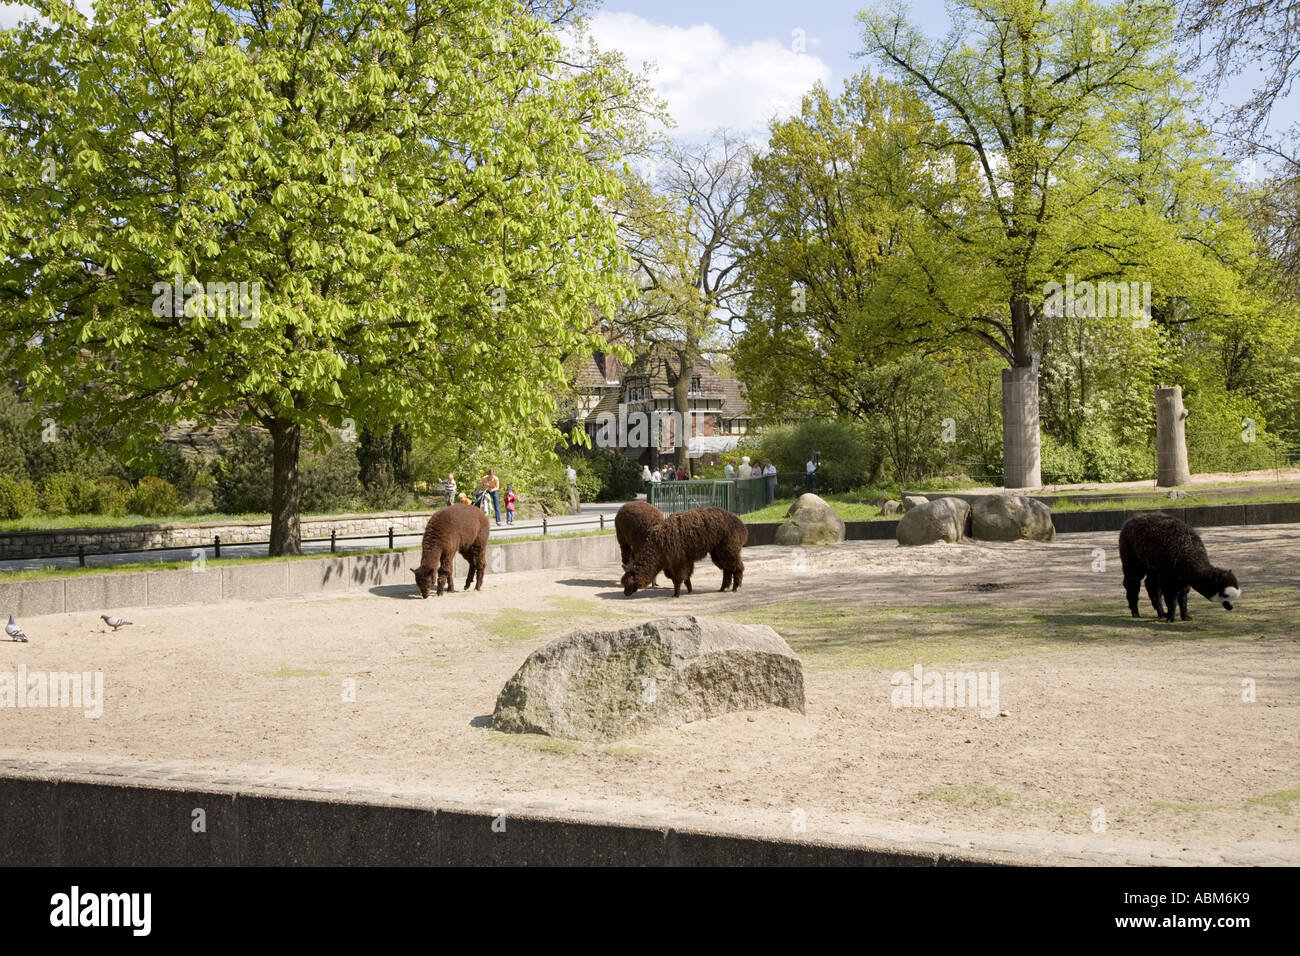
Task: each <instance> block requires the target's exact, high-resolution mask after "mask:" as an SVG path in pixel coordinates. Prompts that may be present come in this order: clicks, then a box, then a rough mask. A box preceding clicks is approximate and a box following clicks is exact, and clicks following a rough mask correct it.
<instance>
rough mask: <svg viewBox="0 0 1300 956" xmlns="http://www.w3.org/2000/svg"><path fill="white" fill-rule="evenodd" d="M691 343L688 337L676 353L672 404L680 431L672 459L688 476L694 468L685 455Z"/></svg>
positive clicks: (692, 364) (692, 367) (692, 360)
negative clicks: (675, 373)
mask: <svg viewBox="0 0 1300 956" xmlns="http://www.w3.org/2000/svg"><path fill="white" fill-rule="evenodd" d="M692 345H693V343H692V342H691V341H690V339H689V338H688V339H687V342H686V344H685V346H684V347H683V348H682V349H681V350H680V351H679V352H678V353H677V382H676V384H675V385H673V405H675V406H676V411H677V412H679V413H680V414H681V422H680V424H681V433H680V434H679V435H677V436H676V442H675V444H676V447H675V448H674V449H673V460H674V461H676V463H677V464H678V466H680V467H682V468H685V469H686V470H687V475H688V477H689V476H690V474H691V473H692V472H693V470H694V463H693V462H692V461H691V460H690V459H689V458H688V457H687V455H686V452H687V451H688V448H689V445H690V441H691V374H692V372H693V371H694V370H695V354H694V353H695V349H694V348H693V347H692Z"/></svg>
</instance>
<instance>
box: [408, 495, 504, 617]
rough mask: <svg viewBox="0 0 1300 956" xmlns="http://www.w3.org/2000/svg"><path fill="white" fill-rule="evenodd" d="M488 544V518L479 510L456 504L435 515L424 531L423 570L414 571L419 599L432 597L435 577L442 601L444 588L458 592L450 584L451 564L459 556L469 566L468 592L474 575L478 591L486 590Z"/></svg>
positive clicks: (421, 567)
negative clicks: (484, 584) (484, 582)
mask: <svg viewBox="0 0 1300 956" xmlns="http://www.w3.org/2000/svg"><path fill="white" fill-rule="evenodd" d="M487 543H488V516H487V515H486V514H484V513H483V512H482V511H481V510H480V509H478V508H475V507H474V506H473V505H462V504H457V505H452V506H451V507H450V508H443V509H442V510H441V511H439V512H437V513H435V514H434V516H433V517H432V518H430V519H429V523H428V524H427V525H426V526H425V528H424V547H423V550H422V552H421V554H420V566H419V567H418V568H412V569H411V573H412V574H414V575H415V586H416V587H418V588H419V589H420V597H424V598H427V597H428V596H429V586H430V584H431V583H432V582H433V579H434V577H435V576H436V577H437V579H438V595H439V597H441V596H442V590H443V587H444V586H445V587H446V589H447V590H448V591H455V590H456V585H455V584H454V583H453V582H452V580H451V562H452V560H453V559H454V558H455V557H456V553H457V552H459V553H460V556H461V557H462V558H464V559H465V560H466V561H468V562H469V577H467V578H466V579H465V590H466V591H468V590H469V586H470V584H472V583H473V582H474V576H475V574H477V575H478V586H477V587H476V588H475V590H478V591H481V590H483V571H484V569H485V568H486V567H487Z"/></svg>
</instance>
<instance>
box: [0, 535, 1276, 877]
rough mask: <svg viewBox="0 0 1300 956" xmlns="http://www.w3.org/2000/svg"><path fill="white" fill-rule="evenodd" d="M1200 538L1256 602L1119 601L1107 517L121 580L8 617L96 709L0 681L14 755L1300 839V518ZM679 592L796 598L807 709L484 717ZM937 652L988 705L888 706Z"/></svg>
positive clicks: (1043, 838)
mask: <svg viewBox="0 0 1300 956" xmlns="http://www.w3.org/2000/svg"><path fill="white" fill-rule="evenodd" d="M1203 537H1204V538H1205V540H1206V544H1207V546H1208V547H1209V550H1210V555H1211V558H1212V559H1213V560H1214V561H1215V562H1216V563H1217V564H1220V565H1223V566H1229V567H1232V568H1233V569H1234V570H1235V571H1236V573H1237V576H1238V577H1239V578H1240V579H1241V581H1242V584H1243V591H1244V593H1243V597H1242V600H1241V602H1240V604H1239V605H1238V607H1237V609H1236V610H1234V611H1232V612H1226V611H1224V610H1223V609H1221V608H1220V607H1219V606H1218V605H1215V604H1210V603H1209V602H1207V601H1205V600H1203V599H1201V598H1200V597H1199V596H1197V595H1195V594H1193V595H1192V599H1191V600H1192V604H1191V610H1192V613H1193V615H1194V619H1193V620H1192V621H1190V622H1188V623H1178V624H1172V625H1171V624H1164V623H1162V622H1158V621H1156V620H1155V618H1154V613H1153V612H1152V610H1151V608H1150V605H1149V604H1146V603H1145V602H1146V598H1145V596H1144V597H1143V602H1144V607H1143V618H1142V619H1141V620H1133V619H1131V618H1130V617H1129V614H1128V610H1127V608H1126V606H1125V601H1124V595H1123V589H1122V586H1121V584H1120V568H1119V558H1118V554H1117V553H1116V536H1115V535H1114V534H1097V535H1092V534H1088V535H1070V536H1063V537H1062V538H1060V539H1058V540H1057V541H1056V542H1053V543H1050V544H1041V543H1029V542H1022V543H1016V544H990V543H984V542H966V543H963V544H960V545H934V546H928V547H922V548H910V549H902V548H899V547H898V546H896V545H895V544H893V543H892V542H852V543H847V544H844V545H841V546H839V547H837V548H826V549H809V550H807V551H806V552H802V551H797V550H795V551H792V550H791V549H788V548H778V547H766V548H753V549H749V550H748V551H746V554H745V560H746V572H745V583H744V587H743V589H742V590H741V591H739V592H737V593H734V594H732V593H726V594H722V593H718V592H717V591H716V590H714V589H716V588H717V587H718V584H719V582H720V579H721V574H720V572H719V571H718V570H717V569H715V568H713V567H712V565H709V564H707V562H706V563H705V564H704V565H702V566H700V567H699V568H698V570H697V572H696V575H695V579H694V581H695V585H696V591H695V593H694V594H693V595H690V596H688V595H685V594H683V596H682V597H681V598H679V599H676V600H674V599H673V598H672V597H671V590H664V589H658V590H649V591H644V592H641V593H639V594H637V595H635V596H633V597H631V598H625V597H624V596H623V594H622V591H621V590H620V589H619V588H618V587H617V579H618V575H619V569H618V567H617V566H615V565H610V566H609V567H608V568H601V569H582V570H575V571H572V572H566V571H538V572H528V573H520V574H512V575H509V576H505V575H501V576H493V575H492V574H490V573H489V575H488V576H487V578H486V581H485V584H484V589H483V591H482V592H478V593H475V592H470V593H465V592H462V591H459V590H458V591H457V592H456V593H455V594H450V595H446V596H444V597H442V598H440V599H439V598H433V597H431V598H430V599H429V600H427V601H422V600H420V599H419V598H418V596H417V595H416V593H415V589H414V587H392V588H377V589H374V590H373V591H356V592H347V593H343V594H338V593H334V594H329V595H321V596H317V597H310V598H304V599H297V600H285V601H277V602H264V603H225V604H220V605H211V606H202V607H198V606H196V607H181V608H148V609H144V608H142V609H130V608H111V609H105V610H106V611H111V612H113V613H125V615H126V616H128V617H130V619H131V620H133V621H134V622H135V623H134V624H133V625H132V626H130V627H127V628H124V629H122V630H121V631H119V632H117V633H112V632H110V631H108V629H107V628H106V627H105V626H104V625H103V623H102V622H101V621H100V620H99V618H98V615H97V614H94V613H76V614H62V615H52V616H48V617H39V618H29V619H27V620H25V621H23V622H22V623H23V624H24V626H25V627H26V630H27V633H28V634H29V635H30V637H31V642H30V643H29V644H15V643H0V672H10V673H15V672H17V671H18V669H19V667H20V666H23V665H25V666H26V668H27V670H28V672H33V671H78V672H82V671H92V672H93V671H102V673H103V681H104V684H103V698H104V699H103V714H102V716H100V717H99V718H98V719H87V718H86V717H84V716H83V715H82V713H81V711H79V710H71V709H9V708H3V709H0V730H2V733H0V760H5V761H22V760H28V761H34V762H44V763H49V764H66V763H80V764H83V765H84V764H93V765H97V766H103V767H104V768H105V772H106V773H123V774H126V773H131V772H137V771H138V772H139V773H141V774H150V773H151V774H154V775H167V774H170V773H184V774H191V775H192V774H199V775H205V776H206V777H208V778H210V779H212V780H214V781H215V780H221V781H225V782H234V781H239V782H247V783H250V784H258V785H268V786H281V787H295V788H303V789H330V788H332V789H340V788H342V789H353V790H357V791H379V792H383V793H389V794H397V795H399V796H400V795H403V794H407V795H409V794H420V795H423V796H433V797H439V798H446V799H448V800H456V801H467V802H475V803H488V804H491V805H493V806H501V807H505V808H511V807H516V808H519V807H530V808H542V809H545V810H548V811H553V812H572V813H575V814H582V813H591V814H603V815H617V816H623V817H631V818H635V819H638V820H644V819H646V818H650V819H655V820H664V819H672V820H681V821H685V822H687V823H703V824H706V825H711V826H714V827H718V828H726V829H733V830H736V831H740V832H749V833H761V834H766V835H770V836H781V837H790V836H795V837H799V836H800V835H806V836H807V837H809V838H816V837H829V838H833V839H852V838H853V837H855V836H871V837H876V838H879V837H888V838H892V839H900V840H911V841H922V842H927V843H939V844H947V845H957V846H973V847H978V848H985V849H990V848H991V849H994V850H997V849H999V848H1001V849H1003V850H1006V849H1008V848H1020V849H1026V848H1035V849H1037V850H1042V849H1044V848H1046V850H1047V851H1049V853H1050V854H1052V856H1053V858H1063V859H1069V858H1071V857H1075V858H1077V857H1082V858H1085V859H1091V860H1097V861H1102V862H1104V861H1106V860H1108V859H1111V860H1116V861H1134V860H1142V859H1156V860H1161V861H1180V862H1188V863H1204V862H1224V861H1226V862H1230V863H1231V862H1240V863H1252V862H1255V863H1269V862H1281V861H1285V862H1290V863H1296V862H1300V587H1298V586H1300V527H1296V526H1265V527H1251V528H1231V529H1227V528H1216V529H1207V530H1206V531H1205V532H1203ZM458 572H460V573H461V575H462V580H463V569H462V568H460V566H459V565H458ZM680 614H701V615H716V616H721V617H725V618H730V619H733V620H740V621H745V622H758V623H767V624H770V625H772V626H773V627H774V628H776V630H777V631H778V632H779V633H781V634H782V636H784V637H785V638H786V639H787V640H788V641H789V642H790V644H791V646H792V647H794V649H795V650H796V651H797V652H798V653H799V655H800V657H801V658H802V659H803V662H804V668H805V677H806V682H807V686H806V689H807V700H808V709H807V714H806V715H802V716H801V715H798V714H794V713H790V712H786V711H768V712H760V713H743V714H731V715H728V716H725V717H720V718H716V719H712V720H707V721H701V722H699V723H695V724H691V725H688V726H686V727H683V728H679V729H674V730H658V731H654V732H652V733H649V734H645V735H642V736H639V737H636V738H633V739H629V740H626V741H620V742H617V743H612V744H603V745H602V744H576V743H572V742H569V741H563V740H557V739H551V738H546V737H539V736H511V735H506V734H501V733H497V732H495V731H493V730H490V729H488V728H487V727H486V726H485V718H486V716H487V715H489V714H490V713H491V712H492V708H493V704H494V702H495V699H496V695H497V693H498V692H499V691H500V689H501V687H502V685H503V684H504V683H505V681H506V680H507V679H508V678H509V677H510V676H511V674H513V673H514V671H515V670H516V668H517V667H518V666H519V664H520V663H521V662H522V661H523V659H524V657H525V656H526V655H527V654H528V653H529V652H530V651H532V650H533V649H535V648H537V647H539V646H541V645H542V644H544V643H546V642H547V641H549V640H551V639H553V638H555V637H557V636H559V635H561V634H563V633H565V632H567V631H569V630H571V629H573V628H575V627H579V626H592V625H600V626H603V625H609V626H617V625H622V624H626V623H630V622H639V621H643V620H646V619H649V618H653V617H666V616H672V615H680ZM917 665H920V666H921V667H922V669H923V672H926V673H929V672H931V671H932V670H938V671H943V672H949V671H951V672H980V673H983V674H984V675H985V676H986V677H988V678H989V679H990V680H991V679H992V676H993V674H994V673H996V675H997V684H996V687H997V699H996V708H995V709H994V710H992V711H989V709H988V708H987V707H986V708H985V710H986V711H989V712H991V713H993V714H994V715H993V716H982V715H981V712H980V709H979V708H978V707H972V706H959V707H946V706H945V707H938V708H926V707H924V706H921V707H916V706H897V705H898V704H899V703H900V700H899V691H900V688H901V687H902V686H903V685H904V684H906V683H910V681H911V680H912V679H913V677H914V675H915V668H916V666H917ZM900 675H903V676H902V677H901V678H900ZM891 680H893V681H894V682H895V683H893V684H891ZM352 690H354V691H355V693H354V694H352V693H350V691H352ZM353 697H354V699H351V698H353ZM968 703H969V702H968ZM151 768H152V769H151Z"/></svg>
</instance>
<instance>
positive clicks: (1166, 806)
mask: <svg viewBox="0 0 1300 956" xmlns="http://www.w3.org/2000/svg"><path fill="white" fill-rule="evenodd" d="M1147 806H1149V807H1151V808H1152V809H1153V810H1171V811H1173V812H1174V813H1208V812H1209V811H1211V810H1227V809H1228V808H1227V807H1212V806H1209V805H1208V804H1196V803H1169V802H1167V801H1165V800H1152V801H1151V802H1150V803H1149V804H1147Z"/></svg>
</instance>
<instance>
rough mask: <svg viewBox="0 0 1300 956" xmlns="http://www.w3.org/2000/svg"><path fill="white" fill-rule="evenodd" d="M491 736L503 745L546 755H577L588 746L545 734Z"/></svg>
mask: <svg viewBox="0 0 1300 956" xmlns="http://www.w3.org/2000/svg"><path fill="white" fill-rule="evenodd" d="M491 736H493V737H495V738H496V739H498V740H500V741H501V742H502V743H508V744H514V745H515V746H516V747H527V748H528V749H529V750H536V751H538V752H539V753H544V754H576V753H582V752H583V751H584V750H585V749H586V744H584V743H582V742H581V741H578V740H567V739H566V738H564V737H548V736H546V735H545V734H503V733H501V732H500V731H497V730H494V731H492V732H491Z"/></svg>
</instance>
